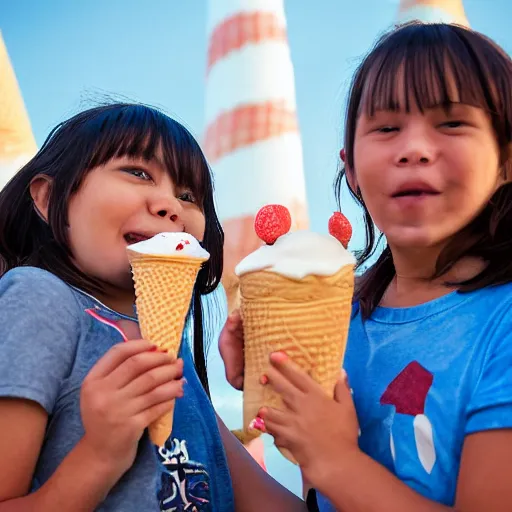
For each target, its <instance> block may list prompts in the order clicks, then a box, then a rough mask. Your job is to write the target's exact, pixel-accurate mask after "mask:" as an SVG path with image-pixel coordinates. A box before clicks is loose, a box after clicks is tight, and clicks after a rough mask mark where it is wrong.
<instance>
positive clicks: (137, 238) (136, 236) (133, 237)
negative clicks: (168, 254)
mask: <svg viewBox="0 0 512 512" xmlns="http://www.w3.org/2000/svg"><path fill="white" fill-rule="evenodd" d="M149 238H151V237H149V236H147V235H141V234H140V233H127V234H126V235H124V239H125V240H126V242H127V243H128V244H130V245H131V244H136V243H137V242H143V241H144V240H148V239H149Z"/></svg>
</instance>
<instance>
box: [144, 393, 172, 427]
mask: <svg viewBox="0 0 512 512" xmlns="http://www.w3.org/2000/svg"><path fill="white" fill-rule="evenodd" d="M174 403H175V401H174V399H171V400H169V401H168V402H163V403H160V404H157V405H153V406H152V407H148V408H147V409H144V410H143V411H141V412H139V413H138V414H137V415H136V421H137V422H138V423H139V425H140V428H147V427H149V425H150V424H151V423H153V422H155V421H156V420H158V419H159V418H161V417H162V416H163V415H164V414H166V413H168V412H169V411H172V410H173V408H174Z"/></svg>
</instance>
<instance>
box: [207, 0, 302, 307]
mask: <svg viewBox="0 0 512 512" xmlns="http://www.w3.org/2000/svg"><path fill="white" fill-rule="evenodd" d="M208 6H209V9H208V28H207V30H208V39H209V44H208V60H207V82H206V102H205V110H206V113H205V117H206V133H205V140H204V147H205V151H206V154H207V156H208V159H209V161H210V163H211V164H212V168H213V171H214V175H215V187H216V198H217V208H218V212H219V216H220V219H221V222H222V224H223V227H224V230H225V235H226V242H225V249H224V261H225V270H224V276H223V284H224V288H225V290H226V293H227V296H228V305H229V309H230V310H231V309H233V307H234V306H235V305H236V296H237V290H238V283H237V279H236V277H235V276H234V273H233V270H234V267H235V266H236V264H237V263H238V262H239V261H240V260H241V259H242V258H243V257H245V256H246V255H247V254H249V253H250V252H252V251H253V250H255V249H256V248H257V247H259V246H260V245H261V241H260V240H259V239H258V238H257V237H256V235H255V233H254V228H253V221H254V216H255V214H256V213H257V211H258V210H259V208H260V207H261V206H263V205H265V204H269V203H278V204H282V205H285V206H287V207H288V208H289V210H290V213H291V215H292V222H293V228H301V229H305V228H306V227H307V225H308V215H307V207H306V187H305V180H304V171H303V159H302V143H301V138H300V133H299V127H298V122H297V112H296V101H295V83H294V71H293V65H292V61H291V58H290V49H289V46H288V41H287V32H286V17H285V11H284V5H283V0H209V3H208Z"/></svg>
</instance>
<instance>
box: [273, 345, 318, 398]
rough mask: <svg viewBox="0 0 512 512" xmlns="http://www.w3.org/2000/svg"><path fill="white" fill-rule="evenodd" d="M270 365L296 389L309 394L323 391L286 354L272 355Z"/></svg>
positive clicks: (277, 353) (276, 353)
mask: <svg viewBox="0 0 512 512" xmlns="http://www.w3.org/2000/svg"><path fill="white" fill-rule="evenodd" d="M270 364H271V365H272V367H273V368H275V369H276V370H277V371H278V372H279V373H280V374H281V375H282V376H283V377H284V378H285V379H286V380H288V381H289V382H290V383H291V384H292V385H293V386H294V387H295V388H297V389H299V390H300V391H302V392H304V393H307V392H311V391H321V390H322V388H321V386H320V385H319V384H318V383H317V382H316V381H315V380H314V379H313V378H312V377H311V376H310V375H308V374H307V373H306V372H305V371H304V370H302V369H301V368H300V367H299V366H297V365H296V364H295V363H294V362H293V361H292V360H291V359H290V358H289V357H288V356H287V355H286V354H285V353H284V352H274V353H272V354H270Z"/></svg>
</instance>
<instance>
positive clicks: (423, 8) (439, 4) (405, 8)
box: [397, 0, 469, 27]
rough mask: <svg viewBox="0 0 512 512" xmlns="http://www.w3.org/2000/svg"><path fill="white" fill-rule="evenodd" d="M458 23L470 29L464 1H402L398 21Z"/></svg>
mask: <svg viewBox="0 0 512 512" xmlns="http://www.w3.org/2000/svg"><path fill="white" fill-rule="evenodd" d="M412 20H420V21H424V22H431V23H433V22H443V23H456V24H458V25H464V26H466V27H469V22H468V19H467V18H466V13H465V11H464V5H463V3H462V0H401V1H400V6H399V7H398V14H397V21H398V23H405V22H407V21H412Z"/></svg>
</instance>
